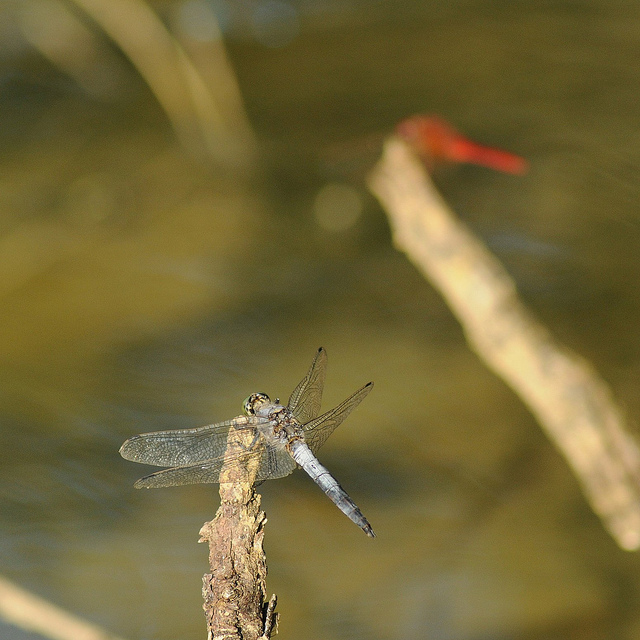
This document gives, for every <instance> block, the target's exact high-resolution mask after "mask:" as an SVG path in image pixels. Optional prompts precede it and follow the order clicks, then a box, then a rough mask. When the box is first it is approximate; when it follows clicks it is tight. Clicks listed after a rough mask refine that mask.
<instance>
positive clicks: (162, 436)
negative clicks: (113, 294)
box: [120, 416, 253, 467]
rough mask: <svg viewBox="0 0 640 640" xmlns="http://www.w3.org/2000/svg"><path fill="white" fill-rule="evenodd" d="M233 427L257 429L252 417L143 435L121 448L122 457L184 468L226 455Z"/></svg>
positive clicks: (134, 437) (241, 417)
mask: <svg viewBox="0 0 640 640" xmlns="http://www.w3.org/2000/svg"><path fill="white" fill-rule="evenodd" d="M231 427H235V428H243V427H244V428H248V427H251V428H253V424H252V422H251V419H250V418H246V417H244V416H240V417H239V418H234V419H233V420H226V421H225V422H218V423H216V424H210V425H208V426H206V427H199V428H197V429H179V430H174V431H154V432H153V433H142V434H140V435H138V436H133V437H132V438H129V439H128V440H127V441H126V442H125V443H124V444H123V445H122V447H120V455H121V456H122V457H123V458H125V459H126V460H131V461H133V462H141V463H143V464H153V465H156V466H158V467H183V466H186V465H189V464H192V463H195V462H202V461H208V460H212V459H214V458H218V457H220V456H223V455H224V452H225V451H226V449H227V436H228V434H229V429H230V428H231Z"/></svg>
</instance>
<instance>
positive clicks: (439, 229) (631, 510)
mask: <svg viewBox="0 0 640 640" xmlns="http://www.w3.org/2000/svg"><path fill="white" fill-rule="evenodd" d="M368 183H369V188H370V190H371V191H372V192H373V193H374V195H375V196H376V197H377V198H378V199H379V201H380V202H381V204H382V206H383V207H384V209H385V210H386V212H387V214H388V216H389V220H390V223H391V228H392V231H393V239H394V242H395V244H396V246H397V247H398V248H399V249H400V250H402V251H404V252H405V253H406V254H407V256H408V257H409V259H410V260H411V261H412V262H413V263H414V265H415V266H416V267H417V268H418V269H419V270H420V271H421V272H422V274H423V275H424V276H425V277H426V278H427V279H428V280H429V281H430V282H431V283H432V284H433V285H434V286H435V287H436V288H437V289H438V290H439V291H440V293H441V294H442V296H443V297H444V299H445V300H446V301H447V303H448V305H449V307H450V308H451V310H452V311H453V313H454V314H455V316H456V317H457V318H458V320H459V322H460V323H461V325H462V327H463V329H464V332H465V334H466V337H467V340H468V342H469V344H470V346H471V347H472V349H473V350H474V351H475V352H476V353H477V354H478V355H479V356H480V357H481V358H482V359H483V360H484V361H485V363H486V364H487V365H488V366H489V367H490V368H491V369H492V370H493V371H494V372H495V373H496V374H497V375H499V376H500V377H501V378H503V380H504V381H505V382H506V383H507V384H508V385H510V386H511V388H512V389H513V390H514V391H515V392H516V393H517V394H518V395H519V396H520V398H521V399H522V401H523V402H524V403H525V404H526V405H527V406H528V407H529V409H530V410H531V411H532V413H533V414H534V415H535V416H536V418H537V419H538V422H539V423H540V425H541V426H542V428H543V429H544V430H545V431H546V433H547V435H548V436H549V438H550V439H551V440H552V441H553V442H554V443H555V444H556V446H557V447H558V449H559V450H560V452H561V453H562V454H563V455H564V457H565V459H566V460H567V462H568V463H569V465H570V466H571V468H572V469H573V471H574V473H575V474H576V476H577V478H578V480H579V481H580V483H581V485H582V488H583V491H584V493H585V496H586V497H587V499H588V501H589V502H590V504H591V507H592V508H593V510H594V511H595V512H596V513H597V514H598V516H600V518H601V519H602V521H603V523H604V526H605V527H606V528H607V529H608V530H609V532H610V533H611V535H612V536H613V537H614V539H615V540H616V541H617V543H618V544H619V545H620V546H621V547H622V548H623V549H627V550H635V549H637V548H638V547H640V450H639V448H638V444H637V442H636V440H635V439H634V437H633V436H632V435H631V432H630V429H629V426H628V424H627V422H626V419H625V417H624V415H623V412H622V410H621V409H620V408H619V407H618V406H617V404H616V402H615V401H614V399H613V396H612V394H611V391H610V389H609V387H608V386H607V384H606V383H605V382H604V381H603V380H602V379H601V378H600V376H599V375H598V374H597V372H596V371H595V370H594V369H593V368H592V366H591V365H590V364H589V363H588V362H587V361H586V360H585V359H583V358H582V357H580V356H578V355H577V354H575V353H573V352H572V351H571V350H570V349H568V348H566V347H565V346H563V345H561V344H560V343H558V342H557V341H556V340H555V338H554V337H553V336H552V335H551V333H550V332H549V331H548V330H547V329H546V328H545V327H544V326H543V325H542V324H541V323H540V322H539V321H538V320H536V319H535V318H534V317H533V316H532V315H531V313H530V312H529V311H528V310H527V309H526V308H525V306H524V305H523V304H522V302H521V301H520V300H519V298H518V293H517V291H516V287H515V284H514V282H513V280H512V279H511V277H510V276H509V274H508V273H507V272H506V270H505V269H504V267H503V266H502V264H501V263H500V262H499V261H498V259H497V258H496V257H495V256H494V255H492V254H491V252H490V251H489V250H488V249H487V248H486V247H485V246H484V245H483V244H482V242H481V241H480V240H479V239H478V238H476V237H475V236H474V235H473V233H472V232H471V231H470V230H469V229H468V228H467V227H466V226H465V225H464V224H463V223H462V222H461V221H460V220H459V219H458V218H457V217H456V215H455V214H454V213H453V212H452V211H451V210H450V209H449V207H448V206H447V205H446V203H445V202H444V200H443V199H442V197H441V196H440V194H439V193H438V192H437V190H436V188H435V187H434V185H433V183H432V181H431V179H430V177H429V175H428V173H427V172H426V170H425V168H424V166H423V165H422V163H421V162H420V161H419V160H418V159H417V158H416V157H415V156H414V155H413V153H412V152H411V150H410V149H409V148H408V147H407V145H406V144H405V143H403V142H402V141H401V140H399V139H396V138H391V139H389V140H388V141H387V142H386V144H385V147H384V152H383V155H382V158H381V159H380V161H379V163H378V164H377V165H376V167H375V168H374V170H373V171H372V173H371V175H370V176H369V181H368Z"/></svg>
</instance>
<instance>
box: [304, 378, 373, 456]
mask: <svg viewBox="0 0 640 640" xmlns="http://www.w3.org/2000/svg"><path fill="white" fill-rule="evenodd" d="M372 388H373V382H369V383H368V384H365V385H364V387H362V388H361V389H358V390H357V391H356V392H355V393H354V394H353V395H351V396H349V397H348V398H347V399H346V400H344V401H343V402H341V403H340V404H339V405H338V406H337V407H334V408H333V409H331V410H329V411H327V412H326V413H323V414H322V415H321V416H318V417H317V418H315V419H314V420H311V422H307V424H305V425H303V427H302V428H303V429H304V439H305V442H306V443H307V444H308V445H309V448H310V449H311V451H313V453H315V452H316V451H317V450H318V449H319V448H320V447H321V446H322V445H323V444H324V443H325V441H326V439H327V438H328V437H329V436H330V435H331V434H332V433H333V432H334V431H335V429H336V427H338V426H339V425H340V424H341V423H342V422H343V420H344V419H345V418H346V417H347V416H348V415H349V414H350V413H351V412H352V411H353V410H354V409H355V408H356V407H357V406H358V405H359V404H360V403H361V402H362V401H363V400H364V399H365V398H366V397H367V394H368V393H369V391H371V389H372Z"/></svg>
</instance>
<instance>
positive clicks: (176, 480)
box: [134, 438, 297, 489]
mask: <svg viewBox="0 0 640 640" xmlns="http://www.w3.org/2000/svg"><path fill="white" fill-rule="evenodd" d="M252 454H253V455H258V456H260V467H259V468H258V472H257V474H256V479H255V481H256V482H263V481H264V480H270V479H272V478H283V477H284V476H288V475H289V474H290V473H291V472H293V471H294V469H295V468H296V466H297V465H296V462H295V460H294V459H293V458H292V457H291V456H290V455H289V454H288V453H287V452H286V451H285V450H277V449H275V448H274V447H271V446H269V445H267V444H266V443H265V442H264V440H262V438H260V439H259V441H258V442H257V443H256V444H255V446H254V448H252V449H250V450H249V449H247V451H244V452H240V453H237V454H235V455H233V456H230V455H227V454H224V455H222V456H219V457H217V458H214V459H212V460H204V461H201V462H199V463H198V464H191V465H186V466H180V467H174V468H172V469H163V470H162V471H156V472H155V473H152V474H151V475H148V476H145V477H144V478H140V480H138V481H136V483H135V484H134V487H135V488H136V489H158V488H160V487H176V486H179V485H185V484H211V483H216V482H219V480H220V472H221V471H222V468H223V466H224V465H225V464H226V465H227V466H228V465H232V464H233V463H234V461H235V460H243V461H246V457H247V456H248V455H252Z"/></svg>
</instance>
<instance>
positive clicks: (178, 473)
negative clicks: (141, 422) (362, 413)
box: [120, 348, 375, 538]
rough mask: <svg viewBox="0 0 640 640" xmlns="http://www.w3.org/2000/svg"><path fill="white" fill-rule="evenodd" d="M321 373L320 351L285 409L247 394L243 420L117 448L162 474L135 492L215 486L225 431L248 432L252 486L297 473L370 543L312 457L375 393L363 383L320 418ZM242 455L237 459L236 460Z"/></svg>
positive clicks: (146, 437) (146, 436) (359, 519)
mask: <svg viewBox="0 0 640 640" xmlns="http://www.w3.org/2000/svg"><path fill="white" fill-rule="evenodd" d="M326 370H327V352H326V351H325V350H324V349H323V348H320V349H318V351H317V353H316V355H315V357H314V359H313V362H312V363H311V367H310V368H309V371H308V372H307V375H306V376H305V377H304V378H303V379H302V380H301V381H300V383H299V384H298V386H297V387H296V388H295V389H294V390H293V392H292V393H291V396H290V398H289V402H288V403H287V404H286V406H285V405H283V404H280V401H279V400H278V399H277V398H276V400H275V402H274V401H272V400H271V399H270V398H269V396H268V395H267V394H265V393H253V394H251V395H250V396H249V397H248V398H246V400H245V401H244V402H243V405H242V408H243V415H241V416H238V417H236V418H232V419H231V420H225V421H224V422H218V423H216V424H211V425H208V426H206V427H198V428H195V429H178V430H171V431H155V432H152V433H143V434H140V435H137V436H133V437H132V438H129V439H128V440H127V441H126V442H125V443H124V444H123V445H122V447H121V448H120V455H121V456H122V457H123V458H125V459H126V460H131V461H133V462H140V463H143V464H149V465H155V466H158V467H168V468H166V469H163V470H161V471H156V472H155V473H152V474H150V475H148V476H145V477H143V478H140V480H138V481H137V482H136V483H135V484H134V487H136V488H137V489H143V488H144V489H155V488H159V487H172V486H178V485H187V484H199V483H216V482H219V481H220V474H221V472H222V471H223V469H224V468H228V466H229V465H231V464H233V463H234V459H233V458H232V456H231V455H230V454H228V453H227V442H228V438H229V434H230V430H236V431H237V432H240V431H243V432H244V433H245V434H246V433H247V432H245V431H244V430H247V429H248V430H250V431H249V432H248V434H247V435H249V436H250V437H249V438H248V440H249V442H250V443H251V444H250V446H249V447H247V448H246V452H245V454H244V455H245V457H246V453H249V455H251V456H253V455H255V456H256V458H257V459H258V465H257V473H256V476H255V482H256V483H261V482H263V481H265V480H271V479H273V478H283V477H285V476H288V475H289V474H290V473H292V472H293V471H294V470H295V469H296V468H297V467H298V466H300V467H302V468H303V469H304V470H305V471H306V472H307V473H308V474H309V475H310V476H311V478H312V480H313V481H314V482H315V483H316V484H317V485H318V486H319V487H320V488H321V489H322V490H323V491H324V493H325V494H326V495H327V497H328V498H329V499H330V500H331V501H332V502H333V503H334V504H335V505H336V506H337V507H338V509H340V510H341V511H342V512H343V513H344V514H345V515H346V516H347V517H348V518H349V519H350V520H352V521H353V522H355V524H357V525H358V526H359V527H360V528H361V529H362V530H363V531H364V532H365V533H366V534H367V535H368V536H369V537H371V538H375V533H374V532H373V529H372V528H371V525H370V524H369V522H368V521H367V519H366V518H365V517H364V515H363V514H362V512H361V511H360V509H359V508H358V506H357V505H356V503H355V502H354V501H353V500H352V499H351V498H350V497H349V495H348V494H347V492H346V491H345V490H344V489H343V488H342V487H341V486H340V484H339V483H338V481H337V480H336V479H335V478H334V477H333V476H332V475H331V473H330V472H329V470H328V469H327V468H326V467H324V466H323V465H322V464H320V462H319V461H318V459H317V458H316V455H315V454H316V452H317V451H318V449H319V448H320V447H321V446H322V445H323V444H324V443H325V441H326V440H327V438H328V437H329V436H330V435H331V434H332V433H333V431H334V430H335V429H336V428H337V427H338V426H339V425H340V424H341V423H342V422H343V421H344V419H345V418H346V417H347V416H348V415H349V414H350V413H351V412H352V411H353V410H354V409H355V408H356V407H357V406H358V405H359V404H360V403H361V402H362V400H364V398H365V397H366V396H367V395H368V393H369V392H370V391H371V389H372V388H373V382H369V383H368V384H365V385H364V386H363V387H361V388H360V389H358V390H357V391H356V392H355V393H353V394H352V395H350V396H349V397H348V398H347V399H346V400H344V401H343V402H341V403H340V404H339V405H338V406H336V407H334V408H333V409H330V410H329V411H327V412H325V413H323V414H321V415H319V413H320V405H321V401H322V392H323V389H324V380H325V375H326ZM235 455H240V454H235Z"/></svg>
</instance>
